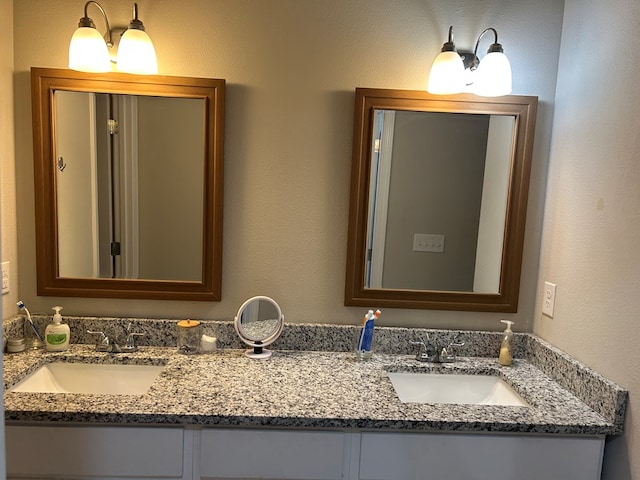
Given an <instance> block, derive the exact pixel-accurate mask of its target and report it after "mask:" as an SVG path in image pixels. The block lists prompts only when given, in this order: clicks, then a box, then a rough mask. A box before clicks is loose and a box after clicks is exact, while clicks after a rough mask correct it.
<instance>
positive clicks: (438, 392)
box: [387, 372, 528, 406]
mask: <svg viewBox="0 0 640 480" xmlns="http://www.w3.org/2000/svg"><path fill="white" fill-rule="evenodd" d="M387 375H388V376H389V379H390V380H391V384H392V385H393V388H394V389H395V391H396V393H397V395H398V398H399V399H400V401H401V402H404V403H456V404H466V405H516V406H528V404H527V402H525V401H524V400H523V399H522V397H520V395H518V394H517V393H516V392H515V390H513V389H512V388H511V387H510V386H509V384H507V383H506V382H505V381H504V380H502V379H501V378H499V377H495V376H492V375H466V374H460V375H453V374H440V373H408V372H388V373H387Z"/></svg>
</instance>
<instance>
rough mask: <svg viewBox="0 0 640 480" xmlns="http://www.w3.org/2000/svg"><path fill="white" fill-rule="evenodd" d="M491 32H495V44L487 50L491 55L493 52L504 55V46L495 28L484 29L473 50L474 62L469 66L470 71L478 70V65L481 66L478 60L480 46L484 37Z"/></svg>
mask: <svg viewBox="0 0 640 480" xmlns="http://www.w3.org/2000/svg"><path fill="white" fill-rule="evenodd" d="M489 31H491V32H493V35H494V42H493V43H492V44H491V45H490V46H489V50H487V53H491V52H500V53H504V50H503V48H502V45H500V44H499V43H498V31H497V30H496V29H495V28H493V27H489V28H486V29H484V31H483V32H482V33H481V34H480V35H479V36H478V40H476V46H475V48H474V49H473V61H472V62H471V65H470V66H469V69H470V70H471V71H473V70H475V69H476V68H478V64H479V60H480V59H479V58H478V45H480V40H481V39H482V37H484V35H485V34H486V33H487V32H489Z"/></svg>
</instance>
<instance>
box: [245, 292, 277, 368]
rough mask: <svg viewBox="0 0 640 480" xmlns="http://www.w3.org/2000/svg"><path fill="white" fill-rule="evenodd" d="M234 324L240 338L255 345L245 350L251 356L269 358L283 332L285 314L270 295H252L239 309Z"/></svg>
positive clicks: (250, 344) (248, 343)
mask: <svg viewBox="0 0 640 480" xmlns="http://www.w3.org/2000/svg"><path fill="white" fill-rule="evenodd" d="M234 325H235V327H236V332H238V336H239V337H240V340H242V341H243V342H244V343H246V344H247V345H249V346H250V347H253V348H252V349H250V350H247V351H246V352H245V355H246V356H247V357H249V358H269V357H270V356H271V350H267V349H266V348H264V347H266V346H267V345H270V344H272V343H273V342H275V341H276V339H277V338H278V337H279V336H280V334H281V333H282V329H283V328H284V315H283V314H282V310H280V306H279V305H278V304H277V303H276V302H275V301H274V300H273V299H271V298H269V297H262V296H257V297H252V298H250V299H249V300H247V301H246V302H244V303H243V304H242V305H241V306H240V308H239V309H238V313H237V315H236V317H235V321H234Z"/></svg>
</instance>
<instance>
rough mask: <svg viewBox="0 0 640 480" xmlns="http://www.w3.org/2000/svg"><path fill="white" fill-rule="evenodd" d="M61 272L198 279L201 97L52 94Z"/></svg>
mask: <svg viewBox="0 0 640 480" xmlns="http://www.w3.org/2000/svg"><path fill="white" fill-rule="evenodd" d="M55 108H56V129H55V132H56V141H55V145H56V152H55V155H56V159H58V160H57V164H58V168H57V180H56V182H57V185H56V190H57V202H58V212H59V215H58V254H59V262H60V264H59V269H60V272H59V274H60V276H61V277H76V278H85V277H87V278H134V279H138V278H141V279H152V280H154V279H157V280H183V281H200V280H202V251H203V244H202V241H203V231H202V218H203V210H202V209H203V204H202V198H203V185H204V182H203V165H204V158H203V151H204V145H203V138H204V136H205V133H204V116H205V115H204V108H205V107H204V101H203V100H202V99H192V98H172V97H153V96H135V95H115V94H96V93H91V92H72V91H63V90H59V91H56V92H55Z"/></svg>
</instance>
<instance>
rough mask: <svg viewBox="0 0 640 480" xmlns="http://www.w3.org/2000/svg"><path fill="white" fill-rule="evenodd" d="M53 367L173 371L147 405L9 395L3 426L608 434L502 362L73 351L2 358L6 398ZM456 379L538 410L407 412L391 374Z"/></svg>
mask: <svg viewBox="0 0 640 480" xmlns="http://www.w3.org/2000/svg"><path fill="white" fill-rule="evenodd" d="M50 361H70V362H77V361H82V362H91V363H132V364H156V365H163V364H164V365H166V366H165V368H164V370H163V371H162V373H161V374H160V377H159V378H158V379H157V380H156V381H155V382H154V384H153V385H152V386H151V388H150V390H149V391H148V392H147V393H146V394H144V395H142V396H133V395H117V396H114V395H84V394H82V395H81V394H34V393H16V392H9V391H5V398H4V404H5V419H6V421H7V423H9V424H17V423H22V422H28V423H34V422H82V423H85V422H90V423H98V424H127V425H131V424H140V425H201V426H206V425H209V426H242V427H280V428H283V427H292V428H317V429H362V430H378V429H382V430H403V431H405V430H411V431H471V432H533V433H544V434H589V435H608V434H614V433H619V431H620V430H619V426H617V425H615V424H614V423H613V422H612V421H609V420H607V419H606V418H604V417H603V416H601V415H600V414H598V413H596V411H594V410H593V409H591V408H590V407H589V406H587V405H586V404H585V403H583V402H582V401H581V400H580V399H579V398H578V397H576V396H575V395H574V394H572V393H571V392H569V391H568V390H566V389H564V388H562V387H561V386H560V384H559V383H557V382H555V381H554V380H552V379H551V378H550V377H548V376H547V375H545V374H544V373H542V371H541V370H539V369H538V368H536V367H535V366H533V365H532V364H531V363H529V362H528V361H527V360H524V359H515V360H514V364H513V365H512V366H511V367H500V366H499V365H498V362H497V360H496V359H495V358H484V357H461V358H459V359H458V361H457V362H455V363H451V364H442V365H434V364H429V363H420V362H416V361H415V359H414V357H413V356H412V355H396V354H375V355H374V357H373V358H372V359H371V360H368V361H364V362H357V361H355V359H354V355H353V354H352V353H349V352H321V351H286V350H282V351H275V352H274V355H273V356H272V357H271V358H269V359H267V360H252V359H249V358H247V357H245V356H244V355H243V351H242V350H238V349H224V350H219V351H218V352H217V353H211V354H201V355H191V356H186V355H181V354H179V353H177V352H176V351H175V348H169V347H141V348H140V351H139V352H137V353H133V354H118V355H112V354H108V353H98V352H96V351H95V348H94V347H93V346H89V345H72V346H71V349H70V350H69V351H67V352H61V353H49V352H33V351H32V352H23V353H19V354H8V355H5V357H4V386H5V390H6V389H8V388H9V387H11V386H13V385H14V384H15V383H17V382H18V381H19V380H20V379H21V378H23V377H24V376H25V375H26V374H27V373H30V372H32V371H34V370H36V369H37V368H38V367H39V366H40V365H42V364H43V363H45V362H50ZM430 370H431V371H433V370H436V371H441V372H442V371H447V372H448V371H457V372H459V373H485V374H495V375H499V376H501V377H502V378H503V379H504V380H506V381H507V383H509V384H510V385H511V386H512V387H513V388H514V389H515V390H516V391H517V392H518V393H519V394H520V395H521V396H522V397H523V398H524V399H525V400H526V401H527V402H528V403H529V405H530V406H528V407H521V406H481V405H447V404H414V403H401V402H400V400H399V399H398V398H397V396H396V394H395V391H394V390H393V387H392V385H391V382H390V381H389V379H388V377H387V375H386V372H387V371H430Z"/></svg>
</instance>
